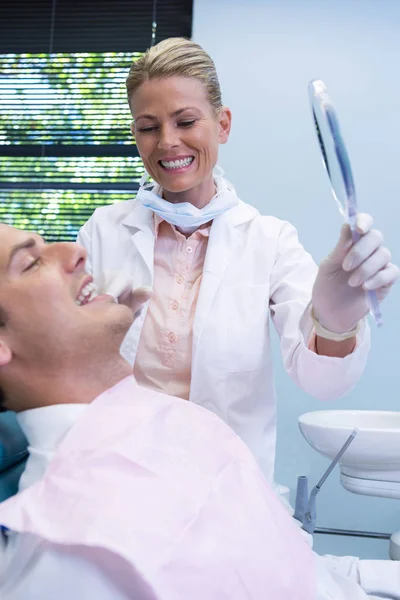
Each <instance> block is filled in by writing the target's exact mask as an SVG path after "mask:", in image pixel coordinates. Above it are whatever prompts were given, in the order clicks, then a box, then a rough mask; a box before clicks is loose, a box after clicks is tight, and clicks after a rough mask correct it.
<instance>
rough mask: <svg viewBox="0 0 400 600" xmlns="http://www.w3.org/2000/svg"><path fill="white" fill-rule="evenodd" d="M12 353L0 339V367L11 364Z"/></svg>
mask: <svg viewBox="0 0 400 600" xmlns="http://www.w3.org/2000/svg"><path fill="white" fill-rule="evenodd" d="M11 358H12V352H11V348H10V347H9V345H8V344H7V343H6V342H5V341H4V340H1V339H0V367H5V366H6V365H8V363H10V362H11Z"/></svg>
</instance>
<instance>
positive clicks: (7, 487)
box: [0, 412, 28, 502]
mask: <svg viewBox="0 0 400 600" xmlns="http://www.w3.org/2000/svg"><path fill="white" fill-rule="evenodd" d="M27 457H28V450H27V441H26V438H25V436H24V434H23V433H22V430H21V429H20V427H19V425H18V422H17V419H16V417H15V414H14V413H13V412H5V413H0V502H3V500H7V498H9V497H10V496H13V495H14V494H16V493H17V491H18V482H19V479H20V477H21V475H22V472H23V470H24V468H25V463H26V459H27Z"/></svg>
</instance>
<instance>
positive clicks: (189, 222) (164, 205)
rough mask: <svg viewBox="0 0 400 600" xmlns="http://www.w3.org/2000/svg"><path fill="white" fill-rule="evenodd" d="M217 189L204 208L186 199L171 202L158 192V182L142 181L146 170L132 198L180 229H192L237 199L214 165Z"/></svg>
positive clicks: (220, 212)
mask: <svg viewBox="0 0 400 600" xmlns="http://www.w3.org/2000/svg"><path fill="white" fill-rule="evenodd" d="M213 174H214V182H215V185H216V188H217V193H216V194H215V196H214V197H213V198H212V199H211V200H210V202H209V203H208V204H207V205H206V206H205V207H204V208H201V209H200V208H197V207H196V206H193V204H190V202H178V203H176V204H173V203H172V202H168V201H167V200H164V198H162V197H161V196H160V194H162V190H161V188H160V187H159V186H158V185H154V184H150V186H151V187H150V189H149V187H148V184H147V185H146V183H145V181H146V179H147V178H148V175H147V173H145V175H144V177H142V179H141V181H140V184H141V187H140V188H139V191H138V193H137V196H136V199H137V200H138V201H139V202H141V204H143V206H145V207H146V208H150V209H151V210H152V211H153V212H154V213H156V214H157V215H158V216H159V217H161V219H164V221H167V222H168V223H170V224H171V225H175V226H177V227H179V228H181V229H182V231H183V232H184V233H193V231H195V230H196V229H198V228H199V227H200V226H201V225H204V223H208V222H209V221H212V220H213V219H215V217H217V216H218V215H221V214H223V213H224V212H226V211H227V210H229V209H230V208H233V207H234V206H236V205H237V204H238V203H239V199H238V197H237V195H236V192H235V190H234V188H233V186H231V185H230V184H229V182H228V181H226V179H224V178H223V177H222V175H223V171H222V169H220V167H216V168H215V169H214V171H213Z"/></svg>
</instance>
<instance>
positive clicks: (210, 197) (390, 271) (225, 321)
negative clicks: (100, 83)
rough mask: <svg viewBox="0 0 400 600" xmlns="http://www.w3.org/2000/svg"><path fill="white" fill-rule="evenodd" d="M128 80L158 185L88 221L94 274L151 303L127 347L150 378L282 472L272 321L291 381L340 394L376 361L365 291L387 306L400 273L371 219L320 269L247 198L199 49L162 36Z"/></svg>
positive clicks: (122, 294)
mask: <svg viewBox="0 0 400 600" xmlns="http://www.w3.org/2000/svg"><path fill="white" fill-rule="evenodd" d="M126 85H127V91H128V101H129V106H130V109H131V113H132V117H133V123H132V133H133V135H134V136H135V140H136V144H137V148H138V151H139V153H140V156H141V158H142V160H143V163H144V166H145V169H146V177H147V174H148V175H150V176H151V178H152V180H153V182H154V183H152V184H148V183H147V184H146V182H145V181H143V185H142V186H141V188H140V189H139V192H138V194H137V197H136V198H135V199H132V200H130V201H127V202H123V203H120V204H115V205H112V206H108V207H104V208H100V209H98V210H96V212H95V213H94V214H93V216H92V217H91V218H90V219H89V221H88V222H87V223H86V224H85V225H84V226H83V228H82V229H81V231H80V234H79V238H78V240H79V242H80V243H81V244H83V245H84V246H85V247H86V249H87V251H88V257H89V270H90V272H91V273H92V275H93V278H94V281H95V282H96V283H97V285H98V287H99V288H100V290H101V291H102V292H106V293H110V294H111V295H114V296H116V297H118V298H119V300H120V301H123V302H131V303H133V304H135V308H136V307H137V306H138V305H140V303H141V302H144V304H143V310H142V311H141V313H140V315H139V316H138V318H137V319H136V321H135V322H134V324H133V325H132V327H131V328H130V330H129V332H128V334H127V336H126V338H125V340H124V343H123V344H122V347H121V353H122V355H123V356H124V357H125V358H126V359H127V360H128V361H129V362H130V364H131V365H132V368H133V372H134V375H135V377H136V379H137V381H138V383H139V384H140V385H142V386H145V387H149V388H152V389H154V390H159V391H162V392H165V393H167V394H170V395H173V396H178V397H180V398H183V399H186V400H190V401H191V402H194V403H196V404H199V405H201V406H203V407H206V408H208V409H210V410H212V411H213V412H215V413H216V414H217V415H219V416H220V417H221V418H222V419H223V420H224V421H225V422H226V423H228V424H229V425H230V426H231V427H232V428H233V429H234V431H236V433H237V434H238V435H239V436H240V437H241V438H242V439H243V440H244V441H245V442H246V443H247V444H248V446H249V447H250V449H251V450H252V451H253V453H254V455H255V457H256V459H257V461H258V463H259V465H260V467H261V468H262V470H263V472H264V474H265V476H266V477H267V479H269V480H273V470H274V458H275V437H276V406H275V405H276V402H275V394H274V382H273V372H272V358H271V353H270V336H269V316H271V318H272V322H273V323H274V325H275V327H276V329H277V331H278V333H279V335H280V339H281V349H282V356H283V360H284V364H285V367H286V370H287V372H288V373H289V375H290V376H291V377H292V378H293V379H294V380H295V381H296V382H297V383H298V384H299V385H300V386H301V387H302V388H303V389H304V390H305V391H306V392H307V393H309V394H311V395H313V396H316V397H319V398H321V399H323V400H330V399H335V398H338V397H340V396H342V395H343V394H345V393H346V392H347V391H348V390H349V389H350V388H352V387H353V385H354V384H355V383H356V382H357V380H358V379H359V377H360V376H361V374H362V372H363V369H364V366H365V363H366V359H367V354H368V349H369V343H370V342H369V332H368V326H367V325H366V323H365V319H364V317H365V315H366V314H367V312H368V306H367V301H366V293H365V290H366V289H368V290H372V289H374V290H377V293H378V296H379V298H380V299H381V300H382V299H383V297H384V296H385V295H386V293H387V292H388V290H389V289H390V287H391V285H392V284H393V283H394V281H395V280H396V278H397V276H398V269H397V267H395V266H394V265H392V264H391V263H390V253H389V251H388V250H387V249H386V248H385V247H384V246H383V242H382V235H381V234H380V233H379V232H378V231H376V230H374V229H372V227H371V226H372V220H371V218H370V217H369V216H368V215H360V216H359V218H358V228H359V231H360V233H361V234H362V235H361V239H360V241H359V242H358V243H357V244H355V245H353V244H352V241H351V235H350V231H349V229H348V227H347V226H344V227H343V229H342V231H341V233H340V238H339V241H338V244H337V246H336V248H335V249H334V250H333V251H332V252H331V254H330V255H329V256H328V258H327V259H326V260H325V261H323V263H322V264H321V265H320V267H319V268H318V267H317V266H316V265H315V263H314V262H313V260H312V258H311V256H310V255H309V254H308V253H307V252H306V251H305V250H304V249H303V247H302V246H301V245H300V243H299V241H298V239H297V233H296V230H295V229H294V228H293V227H292V225H290V224H289V223H287V222H283V221H281V220H279V219H277V218H275V217H273V216H262V215H260V214H259V212H258V211H257V210H256V209H255V208H253V207H252V206H251V205H249V204H246V203H245V202H243V201H242V200H240V199H239V198H238V197H237V195H236V192H235V189H234V187H233V185H232V184H231V183H230V181H228V180H227V179H225V178H224V177H223V176H222V175H221V173H220V171H219V169H217V168H216V165H217V160H218V148H219V145H220V144H225V143H226V142H227V141H228V138H229V133H230V129H231V118H232V117H231V111H230V110H229V108H227V107H226V106H224V105H223V103H222V99H221V91H220V86H219V82H218V76H217V73H216V70H215V66H214V63H213V61H212V60H211V58H210V57H209V56H208V55H207V53H206V52H205V51H204V50H203V49H202V48H201V47H200V46H199V45H198V44H196V43H194V42H192V41H188V40H185V39H180V38H176V39H175V38H173V39H168V40H165V41H163V42H161V43H159V44H158V45H156V46H155V47H153V48H151V49H150V50H148V51H147V52H146V54H145V55H144V56H142V57H141V58H139V60H137V61H136V62H135V63H134V64H133V65H132V67H131V69H130V72H129V76H128V78H127V82H126ZM146 177H145V178H144V179H145V180H146ZM260 194H262V190H261V189H260ZM146 291H148V292H149V294H150V293H151V298H150V299H148V296H147V295H146V293H147V292H146ZM88 299H89V298H88Z"/></svg>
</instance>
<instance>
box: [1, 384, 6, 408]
mask: <svg viewBox="0 0 400 600" xmlns="http://www.w3.org/2000/svg"><path fill="white" fill-rule="evenodd" d="M5 401H6V395H5V393H4V392H3V390H2V389H1V387H0V413H2V412H5V411H6V410H7V409H6V407H5V406H4V404H5Z"/></svg>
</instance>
